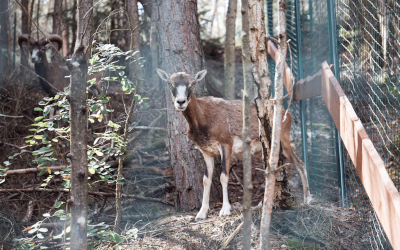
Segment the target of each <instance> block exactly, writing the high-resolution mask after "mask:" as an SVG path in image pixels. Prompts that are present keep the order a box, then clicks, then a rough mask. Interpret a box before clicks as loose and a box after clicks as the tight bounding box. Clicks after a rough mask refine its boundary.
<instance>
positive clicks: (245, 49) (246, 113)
mask: <svg viewBox="0 0 400 250" xmlns="http://www.w3.org/2000/svg"><path fill="white" fill-rule="evenodd" d="M249 14H250V13H249V1H248V0H242V54H243V57H242V60H243V79H244V92H243V240H242V244H243V249H250V248H251V224H252V221H251V201H252V194H253V183H252V180H251V152H250V142H251V135H250V130H251V98H252V94H253V93H252V85H253V77H252V76H251V68H252V67H253V64H252V62H251V61H250V53H251V49H250V40H249V31H250V23H249V18H250V17H249Z"/></svg>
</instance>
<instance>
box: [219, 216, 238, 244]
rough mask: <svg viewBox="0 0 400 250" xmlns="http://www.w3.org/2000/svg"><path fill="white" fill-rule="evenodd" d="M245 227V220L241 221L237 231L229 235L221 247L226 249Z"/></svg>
mask: <svg viewBox="0 0 400 250" xmlns="http://www.w3.org/2000/svg"><path fill="white" fill-rule="evenodd" d="M242 227H243V222H242V223H240V225H239V226H238V227H237V228H236V229H235V231H233V233H232V234H231V235H230V236H229V238H228V239H227V240H226V241H225V243H224V245H223V246H222V247H221V248H220V250H223V249H225V248H226V247H227V246H228V245H229V243H231V241H232V240H233V239H234V238H235V236H236V235H237V234H238V233H239V231H240V230H241V229H242Z"/></svg>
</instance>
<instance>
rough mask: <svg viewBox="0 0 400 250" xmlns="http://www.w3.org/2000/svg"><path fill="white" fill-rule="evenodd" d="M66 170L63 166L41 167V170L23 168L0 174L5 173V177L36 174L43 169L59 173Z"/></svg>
mask: <svg viewBox="0 0 400 250" xmlns="http://www.w3.org/2000/svg"><path fill="white" fill-rule="evenodd" d="M64 168H66V167H65V166H54V167H43V168H24V169H15V170H6V171H4V170H2V169H0V172H2V173H5V174H7V175H14V174H30V173H38V172H40V171H42V170H43V169H50V171H60V170H63V169H64Z"/></svg>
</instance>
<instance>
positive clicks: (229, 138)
mask: <svg viewBox="0 0 400 250" xmlns="http://www.w3.org/2000/svg"><path fill="white" fill-rule="evenodd" d="M157 74H158V75H159V76H160V78H161V79H162V80H164V81H166V82H167V83H168V85H169V87H170V89H171V94H172V100H173V102H174V106H175V108H176V109H177V110H178V111H181V112H182V114H183V115H184V117H185V118H186V120H187V122H188V128H187V135H188V136H189V138H190V139H191V140H192V141H193V142H194V144H195V145H196V146H197V147H198V148H199V149H200V151H201V153H202V154H203V157H204V160H205V162H206V165H207V168H206V171H205V173H204V177H203V185H204V191H203V201H202V206H201V209H200V211H199V213H198V214H197V216H196V220H198V219H205V218H206V216H207V212H208V209H209V197H210V188H211V181H212V175H213V171H214V156H215V155H220V156H221V167H222V171H221V177H220V180H221V185H222V191H223V205H222V209H221V211H220V213H219V215H220V216H223V215H230V214H231V212H230V209H231V205H230V204H229V198H228V180H229V170H230V166H231V165H230V164H231V157H235V158H236V159H242V152H243V141H242V125H243V115H242V110H243V103H242V101H241V100H233V101H228V100H224V99H221V98H215V97H210V96H209V97H201V98H196V96H195V95H194V93H193V88H194V86H195V85H196V83H197V82H199V81H201V80H202V79H203V78H204V77H205V75H206V74H207V71H206V70H202V71H200V72H198V73H197V74H196V75H195V76H192V75H190V74H187V73H184V72H178V73H174V74H172V75H169V74H168V73H167V72H165V71H163V70H161V69H157ZM251 110H252V112H251V119H252V125H251V143H250V146H251V154H252V155H255V156H257V157H258V158H260V159H261V158H262V147H261V143H260V141H259V139H258V138H259V134H258V119H257V111H256V107H255V105H253V106H252V108H251ZM282 115H283V114H282ZM291 122H292V115H291V114H290V113H287V117H286V119H285V120H284V121H283V122H282V135H281V147H282V152H283V156H284V157H285V158H286V159H287V160H288V161H289V162H290V163H291V164H293V165H294V166H295V167H296V169H297V170H298V172H299V174H300V177H301V180H302V183H303V192H304V201H305V203H309V202H310V200H311V196H310V192H309V189H308V184H307V174H306V170H305V166H304V163H303V162H301V161H300V159H299V158H298V157H297V156H296V155H295V154H294V152H293V149H292V147H291V145H290V139H289V136H290V127H291Z"/></svg>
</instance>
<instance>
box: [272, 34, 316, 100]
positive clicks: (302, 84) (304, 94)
mask: <svg viewBox="0 0 400 250" xmlns="http://www.w3.org/2000/svg"><path fill="white" fill-rule="evenodd" d="M267 52H268V54H269V55H270V56H271V58H272V59H273V60H274V61H275V63H277V61H278V49H277V48H276V46H275V44H274V43H273V42H272V41H271V40H269V39H267ZM321 76H322V73H321V71H318V72H317V73H316V74H314V75H313V76H309V77H307V78H306V79H301V80H300V81H298V82H297V83H296V84H295V85H294V86H293V91H290V88H291V86H292V83H291V81H290V79H291V77H293V75H292V72H291V70H290V68H289V67H288V65H287V64H286V67H285V73H284V75H283V85H284V86H285V88H286V90H287V92H288V93H289V95H290V97H291V98H292V100H293V101H300V100H304V99H307V98H311V97H314V96H319V95H321Z"/></svg>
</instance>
